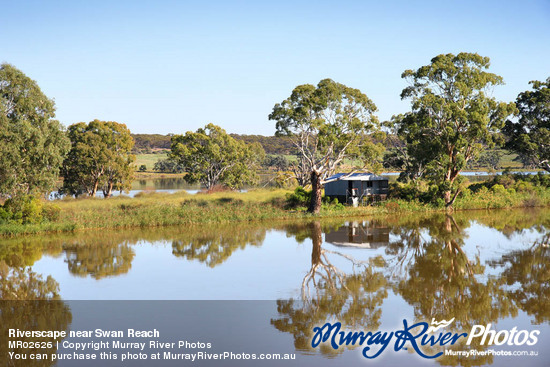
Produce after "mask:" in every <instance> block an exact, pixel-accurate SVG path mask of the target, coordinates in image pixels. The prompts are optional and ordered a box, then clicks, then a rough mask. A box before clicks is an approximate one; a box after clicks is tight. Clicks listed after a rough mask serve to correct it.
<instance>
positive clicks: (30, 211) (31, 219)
mask: <svg viewBox="0 0 550 367" xmlns="http://www.w3.org/2000/svg"><path fill="white" fill-rule="evenodd" d="M42 219H43V203H42V201H41V200H40V199H38V198H36V197H34V196H31V195H20V196H15V197H13V198H10V199H8V200H6V202H5V203H4V205H3V206H1V207H0V223H2V222H4V223H9V222H13V223H19V224H36V223H40V222H42Z"/></svg>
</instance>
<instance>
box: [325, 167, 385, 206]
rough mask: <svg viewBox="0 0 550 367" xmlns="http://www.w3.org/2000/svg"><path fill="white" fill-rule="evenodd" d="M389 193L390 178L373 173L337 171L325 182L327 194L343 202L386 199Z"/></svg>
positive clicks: (354, 202)
mask: <svg viewBox="0 0 550 367" xmlns="http://www.w3.org/2000/svg"><path fill="white" fill-rule="evenodd" d="M387 195H388V178H386V177H383V176H377V175H375V174H373V173H352V174H347V173H337V174H335V175H334V176H331V177H329V178H328V179H327V181H326V183H325V196H328V197H330V198H331V199H334V198H336V199H338V201H339V202H341V203H348V204H357V203H366V202H368V201H375V200H385V199H386V197H387Z"/></svg>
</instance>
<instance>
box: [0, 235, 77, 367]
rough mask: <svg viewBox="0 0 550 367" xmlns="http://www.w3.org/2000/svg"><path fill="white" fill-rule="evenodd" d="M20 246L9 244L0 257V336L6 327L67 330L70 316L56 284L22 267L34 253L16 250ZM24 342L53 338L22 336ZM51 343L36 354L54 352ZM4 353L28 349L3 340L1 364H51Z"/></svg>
mask: <svg viewBox="0 0 550 367" xmlns="http://www.w3.org/2000/svg"><path fill="white" fill-rule="evenodd" d="M21 248H22V247H21V246H13V247H11V250H12V251H11V252H10V251H7V249H6V248H4V249H3V250H4V251H3V253H2V257H0V335H3V336H6V335H8V330H9V329H21V330H68V328H69V325H70V324H71V321H72V315H71V311H70V309H69V307H68V306H67V305H66V304H65V303H64V302H63V301H61V300H60V298H59V284H58V283H57V281H55V279H53V278H52V277H51V276H48V277H47V278H46V279H45V280H44V279H43V277H42V276H41V275H40V274H37V273H35V272H34V271H32V269H31V267H30V266H25V265H24V264H30V265H32V263H33V259H34V258H35V257H36V253H35V252H33V251H28V252H26V251H20V250H21ZM6 260H7V261H6ZM4 341H6V340H5V339H4ZM25 341H41V342H44V341H45V342H48V341H54V340H53V339H48V338H25ZM54 345H55V344H52V348H46V349H42V350H40V353H46V354H48V355H50V354H52V353H55V352H56V349H55V347H53V346H54ZM8 352H14V353H21V354H28V353H29V349H25V348H9V344H8V343H7V342H3V343H0V364H1V365H4V366H37V367H38V366H40V367H42V366H44V367H45V366H51V365H53V364H54V362H52V361H49V360H31V359H24V360H23V359H21V360H15V359H9V355H8ZM27 358H28V357H27Z"/></svg>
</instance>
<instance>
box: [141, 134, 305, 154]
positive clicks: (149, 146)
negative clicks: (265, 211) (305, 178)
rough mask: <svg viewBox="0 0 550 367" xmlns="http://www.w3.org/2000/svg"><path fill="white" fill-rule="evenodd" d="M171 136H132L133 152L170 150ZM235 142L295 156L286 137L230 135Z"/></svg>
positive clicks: (293, 149)
mask: <svg viewBox="0 0 550 367" xmlns="http://www.w3.org/2000/svg"><path fill="white" fill-rule="evenodd" d="M172 135H173V134H167V135H161V134H132V137H133V138H134V142H135V145H134V151H135V152H140V153H149V152H150V151H152V150H158V149H170V139H171V138H172ZM230 135H231V136H232V137H233V138H235V139H237V140H242V141H244V142H245V143H249V144H250V143H256V142H258V143H260V144H261V146H262V148H264V150H265V152H266V154H293V155H295V154H297V151H296V148H295V147H294V145H292V141H291V139H290V137H286V136H263V135H239V134H230Z"/></svg>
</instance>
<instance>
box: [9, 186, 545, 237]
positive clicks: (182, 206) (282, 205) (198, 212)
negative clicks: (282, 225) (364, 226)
mask: <svg viewBox="0 0 550 367" xmlns="http://www.w3.org/2000/svg"><path fill="white" fill-rule="evenodd" d="M290 194H291V191H289V190H283V189H279V190H262V189H257V190H251V191H249V192H243V193H241V192H217V193H211V194H196V195H190V194H187V193H185V192H177V193H174V194H167V193H155V192H152V193H140V194H138V195H136V197H134V198H130V197H125V196H120V197H112V198H109V199H100V198H81V199H73V198H67V199H63V200H57V201H54V202H47V203H44V205H43V209H42V211H43V220H42V221H41V222H40V223H33V224H23V223H18V222H14V221H12V222H5V223H3V224H0V235H1V236H16V235H23V234H36V233H48V232H72V231H79V230H87V229H107V228H131V227H160V226H177V225H191V224H199V225H204V224H211V223H231V222H254V221H267V220H275V219H282V220H285V219H307V218H311V217H312V215H311V214H309V213H307V212H306V211H305V208H301V207H298V208H295V209H288V207H287V206H286V204H287V198H288V195H290ZM546 206H550V188H545V187H532V186H528V187H525V188H524V189H521V190H516V189H512V188H509V189H505V188H504V187H502V185H495V187H492V188H491V189H485V188H482V189H480V190H478V191H477V192H475V193H472V192H471V191H469V190H468V191H467V192H465V193H464V194H462V195H461V196H459V198H458V199H457V200H456V202H455V204H454V210H455V211H459V210H471V209H502V208H520V207H546ZM437 211H445V208H444V207H442V206H441V205H440V204H433V203H432V204H427V203H422V202H421V201H419V200H416V199H409V200H404V199H391V200H387V201H382V202H378V203H374V204H372V205H368V206H361V207H358V208H353V207H349V206H344V205H341V204H328V205H327V204H325V205H324V206H323V210H322V211H321V213H320V214H318V215H316V216H315V217H321V218H322V217H361V216H371V215H384V214H391V213H398V212H437Z"/></svg>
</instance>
